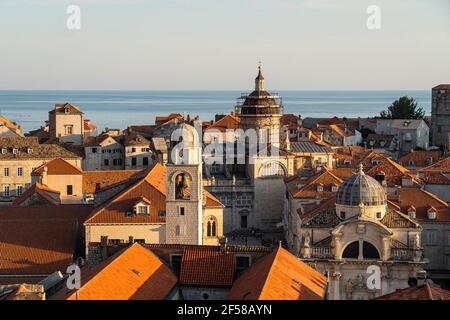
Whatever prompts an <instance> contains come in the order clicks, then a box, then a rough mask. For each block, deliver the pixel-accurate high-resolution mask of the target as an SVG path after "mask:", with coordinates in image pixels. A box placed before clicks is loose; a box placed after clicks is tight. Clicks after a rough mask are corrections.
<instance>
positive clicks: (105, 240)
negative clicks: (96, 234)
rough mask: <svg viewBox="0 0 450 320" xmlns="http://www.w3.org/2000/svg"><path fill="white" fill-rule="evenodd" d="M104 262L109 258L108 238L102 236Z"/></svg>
mask: <svg viewBox="0 0 450 320" xmlns="http://www.w3.org/2000/svg"><path fill="white" fill-rule="evenodd" d="M100 239H101V240H100V241H101V248H102V261H103V260H106V259H107V258H108V236H101V237H100Z"/></svg>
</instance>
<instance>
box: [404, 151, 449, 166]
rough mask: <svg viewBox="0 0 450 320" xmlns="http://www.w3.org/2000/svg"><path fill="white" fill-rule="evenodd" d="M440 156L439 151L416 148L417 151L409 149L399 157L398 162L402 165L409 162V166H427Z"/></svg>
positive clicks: (406, 164)
mask: <svg viewBox="0 0 450 320" xmlns="http://www.w3.org/2000/svg"><path fill="white" fill-rule="evenodd" d="M440 156H441V152H440V151H438V150H437V151H427V150H418V151H411V152H409V153H407V154H405V155H404V156H402V157H400V159H399V160H400V161H399V162H400V164H402V165H403V166H409V163H410V162H412V163H411V166H415V167H426V166H429V165H431V164H433V163H435V162H437V161H438V160H439V158H440Z"/></svg>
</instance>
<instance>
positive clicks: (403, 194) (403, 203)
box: [395, 187, 450, 221]
mask: <svg viewBox="0 0 450 320" xmlns="http://www.w3.org/2000/svg"><path fill="white" fill-rule="evenodd" d="M397 192H399V195H398V198H397V199H396V201H395V202H396V203H397V204H398V205H399V206H400V208H401V211H402V212H403V213H406V214H407V213H408V209H409V208H410V207H411V206H414V207H415V208H416V218H417V220H419V221H420V220H423V221H427V220H428V216H427V210H428V209H429V208H430V207H434V208H435V209H436V220H435V221H450V207H449V205H448V203H447V202H445V201H444V200H442V199H441V198H439V197H438V196H436V195H434V194H432V193H430V192H428V191H425V190H423V189H420V188H405V187H402V188H401V189H400V190H398V191H397Z"/></svg>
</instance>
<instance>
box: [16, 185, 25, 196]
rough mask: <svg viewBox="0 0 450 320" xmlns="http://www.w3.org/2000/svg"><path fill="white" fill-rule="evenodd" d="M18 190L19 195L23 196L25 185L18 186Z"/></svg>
mask: <svg viewBox="0 0 450 320" xmlns="http://www.w3.org/2000/svg"><path fill="white" fill-rule="evenodd" d="M16 192H17V196H21V195H22V193H23V186H17V189H16Z"/></svg>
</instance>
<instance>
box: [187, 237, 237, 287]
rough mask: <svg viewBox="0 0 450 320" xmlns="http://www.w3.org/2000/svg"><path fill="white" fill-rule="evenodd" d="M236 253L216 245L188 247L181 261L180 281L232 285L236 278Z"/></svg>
mask: <svg viewBox="0 0 450 320" xmlns="http://www.w3.org/2000/svg"><path fill="white" fill-rule="evenodd" d="M234 270H235V255H234V253H233V252H230V251H225V252H222V251H220V250H217V248H216V247H210V248H209V247H207V246H203V247H198V248H195V247H193V248H187V249H185V250H184V253H183V259H182V262H181V272H180V280H179V283H180V284H182V285H191V286H212V287H217V286H225V287H226V286H231V285H232V284H233V279H234Z"/></svg>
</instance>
